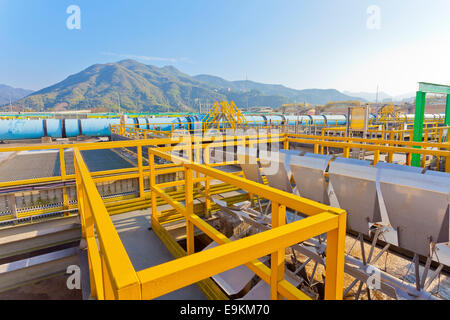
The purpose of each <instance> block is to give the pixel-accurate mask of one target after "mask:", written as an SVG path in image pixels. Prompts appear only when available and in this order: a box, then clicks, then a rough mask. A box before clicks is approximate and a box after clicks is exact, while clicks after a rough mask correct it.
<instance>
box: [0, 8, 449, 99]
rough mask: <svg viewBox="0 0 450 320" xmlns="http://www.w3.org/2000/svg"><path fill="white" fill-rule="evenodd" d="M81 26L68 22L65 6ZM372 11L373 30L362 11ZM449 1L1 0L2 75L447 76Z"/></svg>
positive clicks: (395, 89) (369, 83) (29, 78)
mask: <svg viewBox="0 0 450 320" xmlns="http://www.w3.org/2000/svg"><path fill="white" fill-rule="evenodd" d="M72 4H75V5H78V6H79V7H80V9H81V29H80V30H69V29H67V27H66V20H67V18H68V17H69V14H67V13H66V9H67V7H68V6H69V5H72ZM371 5H377V6H378V7H379V8H380V17H381V20H380V22H381V23H380V29H379V30H373V29H369V28H368V27H367V20H368V19H369V14H368V13H367V8H368V7H369V6H371ZM449 46H450V1H449V0H433V1H425V0H409V1H406V0H386V1H377V0H370V1H365V0H339V1H338V0H333V1H331V0H329V1H325V0H320V1H309V0H308V1H300V0H270V1H269V0H239V1H238V0H189V1H188V0H160V1H155V0H145V1H144V0H128V1H125V0H117V1H100V0H96V1H92V0H91V1H85V0H71V1H65V0H46V1H44V0H41V1H37V0H0V83H3V84H8V85H12V86H14V87H22V88H28V89H34V90H36V89H40V88H43V87H45V86H48V85H51V84H54V83H56V82H58V81H61V80H63V79H64V78H66V77H67V76H68V75H70V74H73V73H76V72H79V71H81V70H82V69H84V68H86V67H88V66H90V65H92V64H94V63H106V62H114V61H118V60H121V59H124V58H135V59H136V60H138V61H140V62H143V63H146V64H153V65H157V66H163V65H169V64H170V65H174V66H175V67H177V68H178V69H180V70H181V71H183V72H185V73H187V74H191V75H195V74H200V73H206V74H213V75H217V76H220V77H223V78H225V79H228V80H240V79H245V77H246V75H247V76H248V79H250V80H254V81H259V82H265V83H279V84H283V85H286V86H289V87H292V88H296V89H305V88H336V89H339V90H350V91H371V92H374V91H375V90H376V86H377V84H379V85H380V89H381V90H383V91H386V92H388V93H390V94H402V93H405V92H411V91H415V90H416V89H417V86H416V83H417V82H418V81H430V82H440V83H446V84H449V83H450V66H449V65H450V59H449V57H450V49H449Z"/></svg>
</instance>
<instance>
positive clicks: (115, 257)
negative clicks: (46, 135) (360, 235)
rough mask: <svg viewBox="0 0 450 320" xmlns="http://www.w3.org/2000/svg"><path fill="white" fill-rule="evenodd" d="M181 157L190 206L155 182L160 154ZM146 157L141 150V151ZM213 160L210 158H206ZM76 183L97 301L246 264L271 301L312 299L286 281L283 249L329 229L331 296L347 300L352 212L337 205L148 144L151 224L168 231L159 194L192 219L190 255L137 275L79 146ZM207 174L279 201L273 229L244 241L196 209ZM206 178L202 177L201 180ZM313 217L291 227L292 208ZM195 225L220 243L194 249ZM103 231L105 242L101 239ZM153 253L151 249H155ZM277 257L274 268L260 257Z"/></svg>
mask: <svg viewBox="0 0 450 320" xmlns="http://www.w3.org/2000/svg"><path fill="white" fill-rule="evenodd" d="M155 156H158V157H161V158H164V159H167V160H170V161H176V162H177V163H178V164H179V166H180V167H182V168H183V170H184V172H185V180H184V184H185V192H186V196H185V206H183V205H182V204H181V203H179V202H178V201H176V200H174V199H173V198H171V197H170V195H168V194H167V193H166V192H165V191H164V189H165V188H167V187H168V185H167V184H165V185H164V184H161V185H157V184H156V183H155V176H156V174H157V173H156V170H155V169H154V157H155ZM140 157H142V155H140ZM206 158H207V156H206ZM74 162H75V168H76V173H75V175H76V182H77V190H78V192H79V193H78V194H79V202H78V206H79V212H80V217H81V222H82V230H83V234H84V236H85V237H86V242H87V245H88V255H89V266H90V268H89V270H90V281H91V288H93V291H92V294H93V296H94V297H96V298H98V299H103V298H104V299H141V298H142V299H153V298H157V297H159V296H162V295H164V294H166V293H169V292H172V291H174V290H177V289H179V288H182V287H184V286H187V285H190V284H193V283H197V282H199V281H201V280H203V279H207V278H209V277H211V276H213V275H215V274H218V273H221V272H224V271H226V270H229V269H232V268H234V267H237V266H239V265H243V264H245V265H246V266H247V267H249V268H250V269H251V270H252V271H253V272H255V273H256V274H257V275H258V276H259V277H260V278H261V279H262V280H263V281H265V282H267V283H268V284H270V286H271V298H272V299H278V298H282V297H284V298H287V299H309V297H308V296H307V295H306V294H304V293H303V292H301V291H300V290H298V289H297V288H295V287H294V286H293V285H292V284H290V283H289V282H288V281H286V280H285V279H284V250H285V248H287V247H289V246H291V245H294V244H296V243H299V242H302V241H305V240H307V239H310V238H312V237H314V236H317V235H320V234H323V233H327V235H328V236H327V253H326V254H327V265H326V281H325V298H326V299H342V294H343V291H342V287H343V272H344V247H345V221H346V215H345V211H343V210H341V209H334V208H331V207H328V206H325V205H322V204H319V203H316V202H313V201H310V200H307V199H304V198H300V197H298V196H295V195H293V194H290V193H286V192H283V191H280V190H277V189H274V188H271V187H268V186H265V185H262V184H258V183H254V182H252V181H249V180H246V179H244V178H241V177H238V176H236V175H233V174H229V173H225V172H223V171H219V170H217V169H214V168H212V167H211V166H209V165H201V164H197V163H195V162H192V161H190V160H188V159H185V158H178V157H174V156H172V155H170V154H168V153H166V152H163V151H160V150H158V149H149V164H150V181H151V189H152V192H151V196H152V212H153V214H152V217H151V221H152V227H153V228H154V229H158V228H161V225H160V223H159V221H158V220H159V219H158V218H159V217H158V216H159V214H158V213H157V209H158V208H157V207H156V201H153V200H154V198H156V196H160V197H162V198H164V199H165V200H166V202H167V203H169V204H171V205H172V206H173V207H174V208H175V209H176V210H177V211H178V212H179V213H181V214H182V215H183V216H184V218H185V219H186V234H187V253H186V254H187V256H185V257H182V258H179V259H176V260H174V261H170V262H167V263H164V264H162V265H158V266H155V267H151V268H148V269H145V270H142V271H139V272H135V270H134V269H133V267H132V265H131V262H130V259H129V257H128V255H127V253H126V251H125V249H124V247H123V244H122V243H121V242H120V238H119V236H118V234H117V231H116V230H115V228H114V225H113V223H112V221H111V220H110V218H109V216H108V213H107V211H106V207H105V205H104V203H103V201H102V199H101V198H100V195H99V193H98V191H97V190H96V188H95V184H94V180H93V178H92V177H91V175H90V173H89V171H88V169H87V167H86V165H85V163H84V161H83V157H82V155H81V153H80V151H79V148H76V147H75V148H74ZM194 172H196V173H197V176H199V175H200V174H203V175H204V176H205V178H204V179H217V180H221V181H224V182H226V183H229V184H231V185H234V186H236V187H238V188H240V189H243V190H246V191H248V192H250V193H251V194H254V195H259V196H260V197H263V198H266V199H269V200H271V201H272V203H273V204H272V229H271V230H268V231H265V232H262V233H259V234H257V235H253V236H250V237H247V238H244V239H240V240H236V241H231V240H230V239H228V238H227V237H225V235H223V234H222V233H220V232H219V231H217V230H216V229H215V228H213V227H212V226H211V225H209V224H208V223H207V222H205V221H204V220H202V219H201V218H200V217H199V216H198V215H196V214H194V211H193V201H194V198H193V187H194V182H196V181H197V182H198V181H204V179H203V180H202V179H200V178H197V180H196V179H194ZM199 179H200V180H199ZM287 207H288V208H291V209H293V210H296V211H298V212H301V213H304V214H306V215H308V216H310V217H308V218H306V219H303V220H301V221H298V222H294V223H291V224H288V225H284V221H285V213H286V208H287ZM194 226H196V227H197V228H199V229H200V230H202V231H203V232H204V233H205V234H206V235H208V236H209V237H210V238H211V239H212V240H214V241H216V242H217V243H218V244H220V245H219V246H218V247H216V248H213V249H210V250H206V251H202V252H198V253H195V252H194V246H193V237H194V233H193V232H194ZM95 234H96V235H97V238H98V240H99V241H98V242H99V246H97V242H96V240H95ZM149 254H151V253H149ZM265 255H271V262H272V263H271V268H270V269H269V268H268V267H267V266H265V265H264V264H262V263H261V262H259V261H258V260H257V259H258V258H260V257H263V256H265Z"/></svg>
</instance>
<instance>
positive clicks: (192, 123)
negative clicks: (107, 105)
mask: <svg viewBox="0 0 450 320" xmlns="http://www.w3.org/2000/svg"><path fill="white" fill-rule="evenodd" d="M370 117H371V118H374V117H375V116H374V115H370ZM444 117H445V115H444V114H426V115H425V119H428V120H433V119H434V120H436V119H442V118H444ZM245 118H246V120H247V121H248V123H249V125H250V126H252V125H254V124H255V123H256V125H257V126H265V125H270V124H271V123H279V124H283V123H287V124H291V125H292V124H295V123H299V124H307V123H311V122H313V123H315V124H318V125H324V124H328V125H345V124H346V123H347V117H346V116H344V115H317V116H306V115H304V116H289V115H286V116H285V115H267V116H266V115H246V116H245ZM406 118H407V119H408V120H413V119H414V115H413V114H408V115H406ZM204 119H205V115H204V114H197V115H193V116H185V117H158V118H143V117H139V118H128V119H127V122H126V123H127V124H130V125H138V127H139V128H141V129H153V130H161V131H169V130H171V129H185V130H190V131H193V130H198V129H200V124H199V122H203V121H204ZM119 123H120V119H94V118H89V119H44V120H0V140H24V139H40V138H42V137H52V138H70V137H76V136H80V135H84V136H87V137H105V136H110V135H111V131H110V125H113V124H119Z"/></svg>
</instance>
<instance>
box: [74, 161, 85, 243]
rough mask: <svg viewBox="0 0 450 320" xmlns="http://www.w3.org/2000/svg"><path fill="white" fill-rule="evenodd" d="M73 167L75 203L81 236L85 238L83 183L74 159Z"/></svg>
mask: <svg viewBox="0 0 450 320" xmlns="http://www.w3.org/2000/svg"><path fill="white" fill-rule="evenodd" d="M73 163H74V168H75V177H76V179H75V186H76V190H77V205H78V215H79V216H80V223H81V236H82V237H83V238H86V223H85V218H84V192H83V185H82V183H81V177H80V171H79V168H78V165H77V163H76V161H75V160H74V162H73Z"/></svg>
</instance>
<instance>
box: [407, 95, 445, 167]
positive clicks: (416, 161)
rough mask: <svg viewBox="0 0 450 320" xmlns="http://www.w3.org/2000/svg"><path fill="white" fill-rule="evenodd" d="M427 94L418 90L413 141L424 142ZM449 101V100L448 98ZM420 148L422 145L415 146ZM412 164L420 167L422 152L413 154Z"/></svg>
mask: <svg viewBox="0 0 450 320" xmlns="http://www.w3.org/2000/svg"><path fill="white" fill-rule="evenodd" d="M425 96H426V93H425V92H422V91H417V94H416V111H415V115H414V134H413V141H415V142H422V139H423V118H424V114H425ZM447 102H448V100H447ZM415 148H420V147H415ZM411 165H412V166H414V167H420V154H417V153H415V154H413V155H412V159H411Z"/></svg>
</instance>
